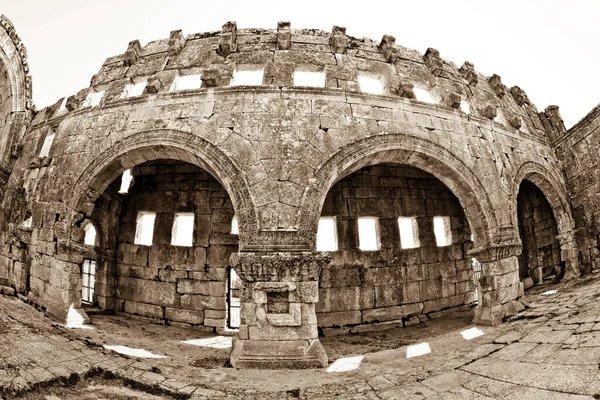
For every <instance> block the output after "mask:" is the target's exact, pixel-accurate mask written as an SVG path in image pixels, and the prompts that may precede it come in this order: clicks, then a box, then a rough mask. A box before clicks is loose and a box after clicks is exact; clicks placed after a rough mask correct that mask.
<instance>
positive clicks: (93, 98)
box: [81, 90, 104, 108]
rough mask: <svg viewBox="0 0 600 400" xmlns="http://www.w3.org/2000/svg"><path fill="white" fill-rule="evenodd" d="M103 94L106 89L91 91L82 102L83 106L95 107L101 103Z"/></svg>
mask: <svg viewBox="0 0 600 400" xmlns="http://www.w3.org/2000/svg"><path fill="white" fill-rule="evenodd" d="M102 96H104V90H101V91H99V92H89V93H88V94H87V96H86V98H85V100H84V101H83V103H82V104H81V108H85V107H95V106H97V105H98V104H100V100H102Z"/></svg>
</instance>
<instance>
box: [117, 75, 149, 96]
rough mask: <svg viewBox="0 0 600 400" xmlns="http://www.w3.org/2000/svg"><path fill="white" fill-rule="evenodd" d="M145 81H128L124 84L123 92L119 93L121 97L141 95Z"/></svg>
mask: <svg viewBox="0 0 600 400" xmlns="http://www.w3.org/2000/svg"><path fill="white" fill-rule="evenodd" d="M146 84H147V81H145V80H144V81H142V82H138V83H129V84H127V85H125V89H123V93H122V94H121V98H122V99H124V98H126V97H136V96H141V95H142V94H143V93H144V89H145V88H146Z"/></svg>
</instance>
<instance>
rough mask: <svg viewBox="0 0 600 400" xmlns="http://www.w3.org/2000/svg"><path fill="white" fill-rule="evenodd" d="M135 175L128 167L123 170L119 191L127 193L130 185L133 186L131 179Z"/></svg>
mask: <svg viewBox="0 0 600 400" xmlns="http://www.w3.org/2000/svg"><path fill="white" fill-rule="evenodd" d="M132 180H133V177H132V176H131V170H130V169H127V170H125V171H124V172H123V175H122V176H121V187H120V188H119V193H121V194H125V193H128V192H129V187H130V186H131V181H132Z"/></svg>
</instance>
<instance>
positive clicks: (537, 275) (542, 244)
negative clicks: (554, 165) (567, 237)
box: [517, 180, 562, 283]
mask: <svg viewBox="0 0 600 400" xmlns="http://www.w3.org/2000/svg"><path fill="white" fill-rule="evenodd" d="M517 205H518V207H517V210H518V215H519V233H520V235H521V241H522V243H523V251H522V253H521V255H520V256H519V274H520V276H521V278H526V277H531V278H532V279H533V281H534V283H541V282H542V280H543V278H545V277H547V276H549V275H552V274H554V273H555V272H558V273H559V274H561V272H560V271H561V270H562V268H561V259H560V244H559V242H558V239H557V238H556V235H557V234H558V231H557V227H556V220H555V218H554V214H553V212H552V208H551V207H550V204H549V203H548V200H546V197H544V194H543V193H542V191H541V190H540V189H539V188H538V187H537V186H535V185H534V184H533V183H531V182H529V181H527V180H525V181H523V183H522V184H521V188H520V190H519V195H518V197H517Z"/></svg>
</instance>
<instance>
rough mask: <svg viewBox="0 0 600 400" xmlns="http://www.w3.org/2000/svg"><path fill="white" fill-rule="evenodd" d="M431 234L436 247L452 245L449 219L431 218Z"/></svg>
mask: <svg viewBox="0 0 600 400" xmlns="http://www.w3.org/2000/svg"><path fill="white" fill-rule="evenodd" d="M433 233H434V234H435V242H436V244H437V246H438V247H444V246H450V245H451V244H452V231H451V230H450V217H433Z"/></svg>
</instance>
